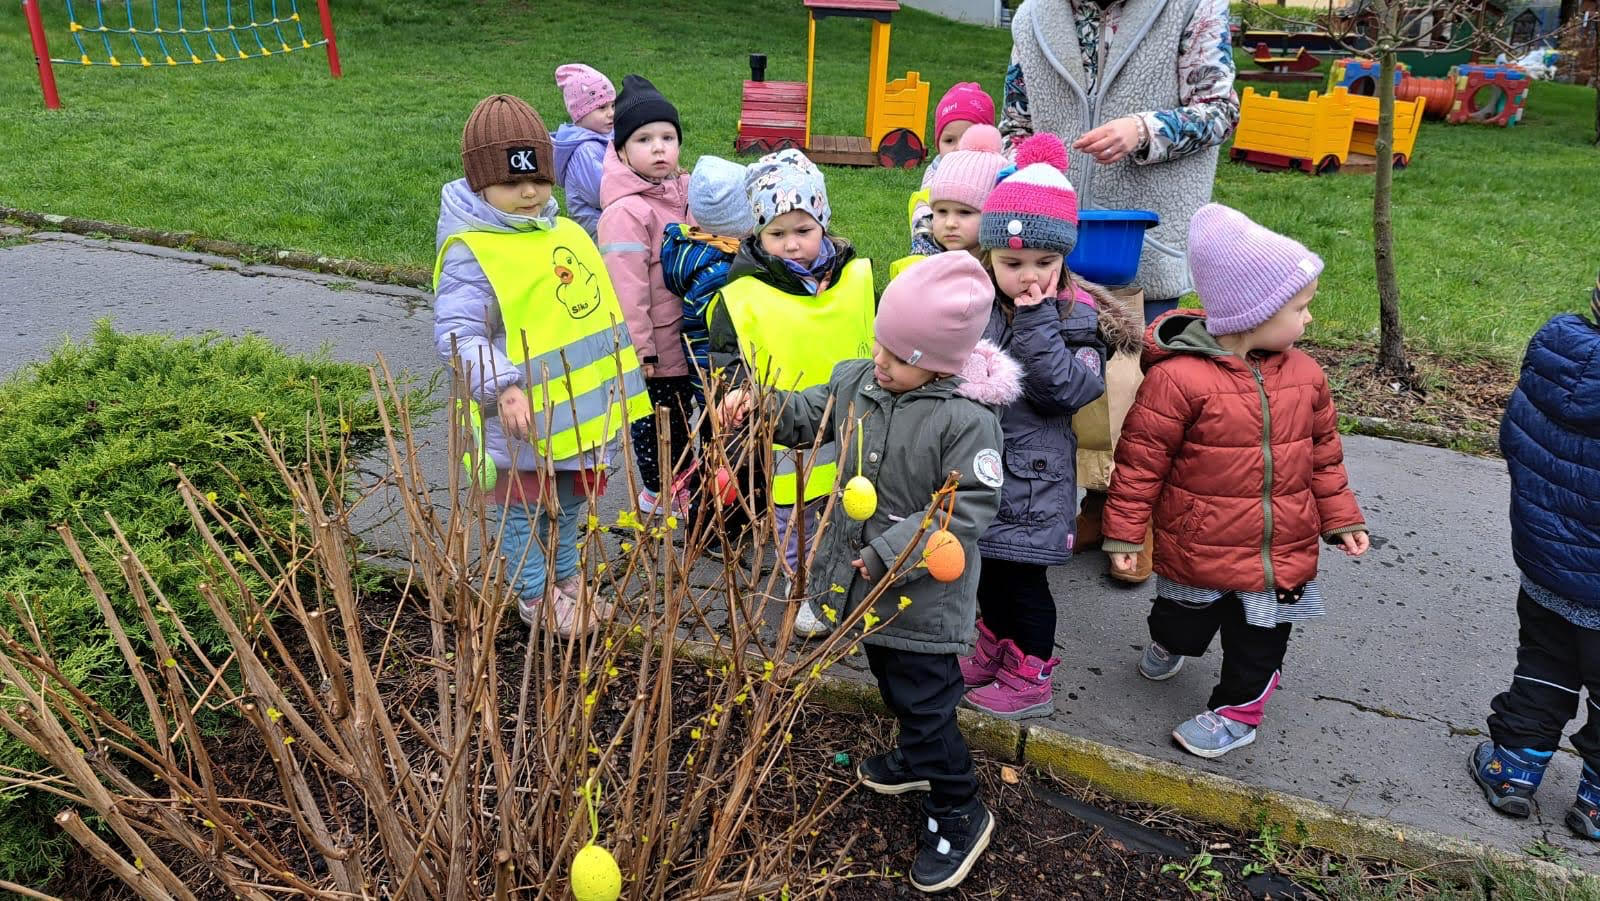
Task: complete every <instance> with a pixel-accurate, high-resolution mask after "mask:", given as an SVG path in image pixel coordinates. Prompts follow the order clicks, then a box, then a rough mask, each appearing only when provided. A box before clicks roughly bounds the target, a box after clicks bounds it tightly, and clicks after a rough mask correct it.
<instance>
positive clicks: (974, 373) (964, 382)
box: [955, 341, 1022, 407]
mask: <svg viewBox="0 0 1600 901" xmlns="http://www.w3.org/2000/svg"><path fill="white" fill-rule="evenodd" d="M957 374H958V375H959V376H960V377H961V384H960V385H958V386H957V387H956V392H955V393H956V394H957V395H958V396H960V397H965V398H967V399H968V400H974V401H977V402H978V403H980V404H983V405H985V406H988V407H1004V406H1009V405H1010V404H1012V403H1015V402H1016V400H1017V398H1019V397H1021V396H1022V365H1021V364H1019V363H1018V362H1017V361H1016V360H1013V359H1011V357H1010V355H1009V354H1007V353H1006V352H1005V351H1003V350H1001V349H1000V348H998V347H996V346H994V344H993V343H991V342H989V341H979V342H978V346H976V347H974V348H973V349H972V355H971V356H969V357H967V362H966V365H964V366H962V367H961V372H959V373H957Z"/></svg>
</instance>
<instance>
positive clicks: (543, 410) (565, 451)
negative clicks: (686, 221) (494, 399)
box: [433, 219, 650, 491]
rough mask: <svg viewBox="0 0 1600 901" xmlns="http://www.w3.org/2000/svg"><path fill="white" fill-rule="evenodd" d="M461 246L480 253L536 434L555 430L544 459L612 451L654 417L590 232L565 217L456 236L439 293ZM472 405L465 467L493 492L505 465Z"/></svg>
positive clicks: (544, 439) (542, 447)
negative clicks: (636, 424) (486, 442)
mask: <svg viewBox="0 0 1600 901" xmlns="http://www.w3.org/2000/svg"><path fill="white" fill-rule="evenodd" d="M458 242H459V243H461V244H465V245H467V247H468V248H469V249H471V251H472V255H473V256H474V257H476V258H477V260H478V265H479V266H480V267H482V268H483V273H484V275H485V276H487V277H488V279H489V285H490V286H491V287H492V288H494V295H495V299H496V300H497V301H498V302H499V304H500V317H501V320H502V321H503V322H504V323H505V334H506V356H507V357H508V358H510V360H511V363H512V365H514V366H516V367H517V368H518V369H520V370H521V371H522V379H523V381H522V383H523V386H524V389H525V390H526V391H527V394H528V406H529V408H530V409H531V411H532V414H533V426H534V429H535V431H537V432H540V433H543V432H546V431H548V434H540V435H538V436H537V437H536V438H535V439H534V449H535V450H536V451H537V453H538V454H539V456H541V457H543V458H544V459H546V460H565V459H568V458H571V457H576V456H579V455H581V454H585V453H589V452H592V451H596V450H599V449H602V448H604V447H605V446H606V445H607V444H608V443H610V442H611V441H612V439H614V438H616V437H617V435H618V433H619V432H620V431H621V430H622V428H623V426H625V425H627V424H628V423H630V422H632V421H633V420H635V419H640V418H642V417H645V416H648V415H650V396H649V394H648V393H647V392H646V390H645V384H644V373H643V372H641V371H640V369H639V358H638V355H637V354H635V353H634V350H633V344H632V343H631V342H630V341H629V340H628V333H627V330H626V326H624V325H623V324H622V321H623V320H622V307H621V305H620V304H618V303H617V294H616V291H615V290H614V289H613V288H612V287H611V277H610V276H609V275H607V274H606V268H605V262H604V261H603V260H602V259H601V257H600V251H598V250H597V249H595V246H594V241H592V240H590V238H589V235H588V234H587V233H586V232H584V230H583V228H582V227H581V226H579V225H578V224H577V223H575V222H573V221H572V220H570V219H557V220H556V226H555V228H552V229H536V230H533V231H519V232H488V231H465V232H459V233H457V234H454V235H451V236H450V237H449V238H448V239H446V240H445V242H444V245H443V246H441V247H440V248H439V256H438V258H437V259H436V260H435V262H434V265H433V287H434V290H435V291H438V289H439V273H440V272H441V271H442V270H443V269H444V257H445V252H446V251H448V250H449V249H450V247H451V246H452V245H454V244H456V243H458ZM619 375H620V378H619ZM470 403H471V411H472V423H473V437H474V439H475V440H476V444H477V447H476V448H475V449H474V450H473V451H469V452H468V453H467V454H466V455H464V456H463V457H462V462H463V463H464V464H465V465H466V467H467V472H469V473H471V474H472V475H473V477H474V478H475V479H476V480H477V483H478V485H479V487H481V488H483V489H484V490H486V491H487V490H489V489H492V488H493V487H494V483H495V476H496V473H495V467H494V464H493V462H492V461H490V460H489V459H488V456H487V453H486V451H485V449H484V446H483V411H482V410H480V409H479V407H478V404H477V403H476V402H470ZM547 423H548V428H547V426H546V424H547Z"/></svg>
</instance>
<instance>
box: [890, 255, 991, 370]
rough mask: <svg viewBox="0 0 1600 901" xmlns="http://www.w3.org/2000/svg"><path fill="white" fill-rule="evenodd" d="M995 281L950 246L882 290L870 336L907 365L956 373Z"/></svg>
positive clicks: (984, 323)
mask: <svg viewBox="0 0 1600 901" xmlns="http://www.w3.org/2000/svg"><path fill="white" fill-rule="evenodd" d="M993 308H994V280H993V279H991V278H989V273H988V270H986V269H984V268H983V264H982V263H980V262H978V258H977V257H975V256H973V255H972V254H970V253H967V252H966V251H965V250H950V251H946V252H944V253H940V254H935V255H934V256H931V257H928V258H927V259H925V260H923V261H922V262H921V263H918V264H917V265H915V266H912V267H911V268H910V269H907V270H906V271H905V272H903V273H901V274H900V277H899V278H897V279H895V280H894V281H892V282H890V283H889V287H887V288H884V289H883V299H882V300H881V301H879V302H878V318H877V319H876V320H874V321H873V324H872V330H873V335H874V337H876V338H877V339H878V343H879V344H880V345H882V346H883V347H884V348H885V349H887V350H888V351H889V352H890V353H892V354H894V355H895V356H897V357H899V358H900V359H902V360H905V361H906V362H907V363H910V364H911V365H912V366H921V367H922V368H923V369H929V370H932V371H934V372H942V373H946V374H953V373H958V372H960V371H961V368H962V367H963V366H965V365H966V363H967V358H968V357H970V356H972V349H973V348H974V347H976V346H977V344H978V339H980V338H982V337H983V330H984V329H985V328H988V326H989V311H990V310H992V309H993Z"/></svg>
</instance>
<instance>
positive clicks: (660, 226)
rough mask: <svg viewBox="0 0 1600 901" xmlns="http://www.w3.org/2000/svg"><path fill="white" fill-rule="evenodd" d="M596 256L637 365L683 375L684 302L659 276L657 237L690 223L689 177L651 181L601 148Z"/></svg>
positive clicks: (686, 369)
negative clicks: (613, 292) (602, 265)
mask: <svg viewBox="0 0 1600 901" xmlns="http://www.w3.org/2000/svg"><path fill="white" fill-rule="evenodd" d="M600 203H601V205H602V206H603V207H604V209H603V210H602V212H601V213H600V229H599V237H600V242H599V243H600V253H601V254H603V255H604V256H605V260H606V271H607V272H609V273H611V284H612V285H614V286H615V287H616V289H617V300H618V301H620V302H621V303H622V315H623V316H624V317H625V318H626V319H627V320H628V335H629V336H630V337H632V338H633V348H634V350H636V351H638V353H639V362H641V363H647V364H648V363H654V364H655V367H656V373H655V374H656V375H657V376H669V375H688V374H689V363H688V360H687V359H685V358H684V349H683V337H682V335H681V332H680V326H681V324H682V322H683V301H681V300H679V299H678V298H677V297H676V296H674V295H673V293H672V292H671V291H668V290H667V286H666V283H665V282H664V281H663V280H662V275H661V234H662V232H663V231H664V230H665V229H666V227H667V226H668V225H671V224H672V223H674V222H689V223H690V224H693V223H692V221H691V220H690V218H689V176H688V173H683V174H681V175H679V176H678V177H677V178H670V179H667V180H666V181H663V182H660V183H659V184H658V183H656V182H652V181H650V180H648V179H646V178H645V177H644V176H642V175H640V174H639V173H637V172H635V171H633V170H632V169H630V168H628V164H627V163H624V162H623V161H622V158H621V157H620V156H618V155H617V151H616V148H614V147H608V148H606V161H605V168H604V169H603V173H602V175H601V178H600Z"/></svg>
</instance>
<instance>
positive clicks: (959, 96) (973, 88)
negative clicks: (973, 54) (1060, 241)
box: [911, 81, 1000, 256]
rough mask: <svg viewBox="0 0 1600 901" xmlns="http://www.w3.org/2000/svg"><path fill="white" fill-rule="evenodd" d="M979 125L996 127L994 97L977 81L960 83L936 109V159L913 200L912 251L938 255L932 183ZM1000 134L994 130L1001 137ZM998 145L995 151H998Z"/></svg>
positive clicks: (934, 131) (954, 86) (934, 135)
mask: <svg viewBox="0 0 1600 901" xmlns="http://www.w3.org/2000/svg"><path fill="white" fill-rule="evenodd" d="M976 125H986V126H988V127H990V128H994V98H993V97H990V96H989V94H988V92H987V91H985V90H984V89H983V86H982V85H980V84H978V83H977V82H975V81H962V82H957V83H956V84H953V85H951V86H950V90H948V91H945V92H944V96H943V97H940V98H939V102H938V103H936V104H934V107H933V147H934V157H933V159H931V160H929V161H928V165H927V168H926V169H924V170H923V172H922V190H921V191H918V192H917V193H916V194H914V195H912V199H911V252H912V253H913V254H919V255H922V256H926V255H928V254H932V253H939V252H940V251H941V249H947V248H940V247H937V246H935V244H936V242H935V241H934V240H933V237H932V235H933V232H932V226H933V221H932V218H933V209H932V207H931V206H930V205H929V204H928V202H927V197H926V193H925V192H926V191H927V189H928V186H929V184H930V183H931V182H932V181H933V178H934V176H935V175H937V174H938V172H939V169H940V167H941V166H943V165H944V157H945V154H947V153H951V152H954V151H955V150H958V149H960V147H961V139H962V138H963V137H964V136H965V135H966V133H967V132H968V131H969V130H970V129H971V128H972V127H973V126H976ZM999 134H1000V132H999V131H998V130H996V131H995V135H996V136H998V135H999ZM999 149H1000V148H999V146H998V145H997V146H996V147H995V150H996V151H997V152H998V151H999Z"/></svg>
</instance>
